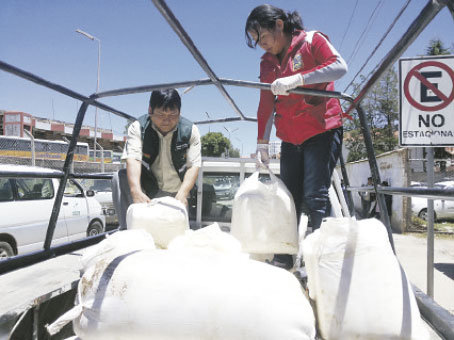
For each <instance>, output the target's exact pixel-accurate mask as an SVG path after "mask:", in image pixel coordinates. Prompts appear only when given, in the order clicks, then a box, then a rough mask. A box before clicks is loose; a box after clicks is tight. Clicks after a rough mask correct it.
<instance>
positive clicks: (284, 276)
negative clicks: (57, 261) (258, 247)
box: [73, 250, 315, 340]
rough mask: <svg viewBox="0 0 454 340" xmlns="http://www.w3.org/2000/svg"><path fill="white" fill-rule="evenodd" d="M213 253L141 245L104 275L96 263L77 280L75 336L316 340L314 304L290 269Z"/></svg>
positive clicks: (101, 339) (87, 338)
mask: <svg viewBox="0 0 454 340" xmlns="http://www.w3.org/2000/svg"><path fill="white" fill-rule="evenodd" d="M207 255H208V254H207V253H206V252H192V251H188V252H184V251H171V250H143V251H139V252H136V253H133V254H130V255H126V256H124V257H121V258H117V259H114V260H113V261H112V262H111V263H109V264H108V265H107V267H105V270H104V271H103V272H99V271H98V269H97V268H96V267H97V266H96V265H94V266H92V267H91V268H89V269H88V270H87V272H86V273H85V275H84V276H83V278H82V279H81V280H80V283H79V287H78V296H79V298H78V299H79V303H80V305H79V306H83V307H82V308H80V307H79V308H80V310H81V314H80V316H79V317H78V318H77V319H76V320H75V321H74V323H73V326H74V331H75V333H76V334H77V335H78V336H79V337H80V338H81V339H83V340H92V339H96V340H107V339H108V340H115V339H116V340H122V339H128V340H129V339H134V340H140V339H177V340H178V339H184V340H187V339H197V340H204V339H206V340H208V339H210V340H211V339H217V340H222V339H225V340H231V339H247V340H251V339H257V340H267V339H269V340H275V339H314V336H315V319H314V315H313V312H312V309H311V307H310V304H309V302H308V300H307V299H306V297H305V296H304V294H303V292H302V290H301V287H300V285H299V283H298V280H297V279H296V278H295V277H294V276H293V275H292V274H291V273H289V272H287V271H285V270H282V269H279V268H275V267H273V266H270V265H268V264H264V263H260V262H257V261H252V260H249V259H246V258H244V257H239V256H231V255H230V254H224V253H221V252H218V251H213V252H211V253H210V254H209V256H207ZM92 268H93V270H92ZM75 308H77V306H76V307H75Z"/></svg>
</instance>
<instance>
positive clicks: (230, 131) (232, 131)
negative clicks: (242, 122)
mask: <svg viewBox="0 0 454 340" xmlns="http://www.w3.org/2000/svg"><path fill="white" fill-rule="evenodd" d="M224 129H225V130H226V131H227V132H228V133H229V142H230V143H231V141H230V134H232V133H234V132H235V131H236V130H238V128H236V129H233V130H230V129H227V128H226V127H225V126H224ZM229 156H230V152H229V149H227V157H229Z"/></svg>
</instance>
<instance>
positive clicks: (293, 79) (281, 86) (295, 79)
mask: <svg viewBox="0 0 454 340" xmlns="http://www.w3.org/2000/svg"><path fill="white" fill-rule="evenodd" d="M302 85H304V80H303V76H302V75H301V73H297V74H294V75H293V76H289V77H284V78H277V79H276V80H275V81H273V83H272V84H271V92H273V94H274V95H275V96H288V95H289V93H288V92H287V91H288V90H291V89H294V88H295V87H298V86H302Z"/></svg>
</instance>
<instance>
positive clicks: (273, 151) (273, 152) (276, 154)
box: [268, 140, 282, 159]
mask: <svg viewBox="0 0 454 340" xmlns="http://www.w3.org/2000/svg"><path fill="white" fill-rule="evenodd" d="M281 143H282V142H281V141H280V140H275V141H270V143H269V145H268V148H269V149H268V152H269V154H270V158H274V159H279V158H280V157H281Z"/></svg>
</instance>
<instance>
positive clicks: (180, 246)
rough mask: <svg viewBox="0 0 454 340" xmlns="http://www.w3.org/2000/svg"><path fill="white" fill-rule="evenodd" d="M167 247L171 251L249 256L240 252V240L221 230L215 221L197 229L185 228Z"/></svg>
mask: <svg viewBox="0 0 454 340" xmlns="http://www.w3.org/2000/svg"><path fill="white" fill-rule="evenodd" d="M168 249H169V250H172V251H190V250H195V251H206V252H213V251H215V252H220V253H224V254H230V255H240V256H246V257H248V256H249V255H248V254H245V253H242V252H241V244H240V242H239V241H238V240H237V239H236V238H234V237H233V236H232V235H230V234H229V233H226V232H224V231H222V230H221V228H219V225H218V224H217V223H213V224H211V225H209V226H207V227H205V228H201V229H198V230H190V229H189V230H186V232H185V233H184V235H179V236H177V237H175V238H174V239H173V240H172V241H171V242H170V243H169V246H168Z"/></svg>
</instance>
